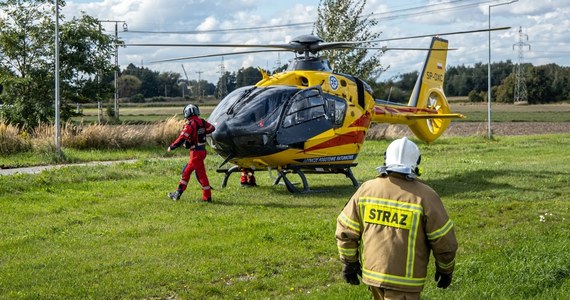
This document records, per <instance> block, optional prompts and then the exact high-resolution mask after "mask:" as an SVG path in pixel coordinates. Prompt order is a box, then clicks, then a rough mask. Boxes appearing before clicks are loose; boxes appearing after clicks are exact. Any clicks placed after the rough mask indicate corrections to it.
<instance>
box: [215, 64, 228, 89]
mask: <svg viewBox="0 0 570 300" xmlns="http://www.w3.org/2000/svg"><path fill="white" fill-rule="evenodd" d="M226 80H227V78H226V66H225V65H224V57H223V56H222V63H221V64H220V85H219V86H218V94H217V95H216V96H217V97H218V99H219V100H222V99H223V98H224V97H225V96H226V95H227V94H228V87H227V85H226Z"/></svg>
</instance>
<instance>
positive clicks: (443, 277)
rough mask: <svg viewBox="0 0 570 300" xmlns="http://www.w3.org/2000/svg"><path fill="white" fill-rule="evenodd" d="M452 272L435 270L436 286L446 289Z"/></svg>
mask: <svg viewBox="0 0 570 300" xmlns="http://www.w3.org/2000/svg"><path fill="white" fill-rule="evenodd" d="M452 274H453V273H449V274H443V273H441V272H439V271H435V281H436V282H437V287H438V288H442V289H446V288H447V287H448V286H449V285H450V284H451V278H452Z"/></svg>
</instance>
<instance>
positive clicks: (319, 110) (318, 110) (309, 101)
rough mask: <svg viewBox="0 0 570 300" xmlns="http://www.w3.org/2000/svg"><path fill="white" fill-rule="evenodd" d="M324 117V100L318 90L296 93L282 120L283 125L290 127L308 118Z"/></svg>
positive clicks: (308, 119)
mask: <svg viewBox="0 0 570 300" xmlns="http://www.w3.org/2000/svg"><path fill="white" fill-rule="evenodd" d="M321 117H326V114H325V100H324V99H323V97H322V96H321V94H320V92H319V91H318V90H307V91H304V93H300V94H297V95H296V96H295V98H294V99H293V103H292V104H291V106H290V107H289V110H288V111H287V115H286V116H285V118H284V120H283V127H290V126H293V125H297V124H301V123H304V122H307V121H310V120H314V119H318V118H321Z"/></svg>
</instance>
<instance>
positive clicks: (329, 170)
mask: <svg viewBox="0 0 570 300" xmlns="http://www.w3.org/2000/svg"><path fill="white" fill-rule="evenodd" d="M356 165H357V164H346V165H319V166H314V165H295V166H288V167H287V168H284V169H281V170H279V171H278V174H277V177H276V178H275V180H274V181H273V185H277V184H279V182H280V181H281V179H283V183H284V184H285V187H286V188H287V190H288V191H289V192H290V193H293V194H295V193H308V192H311V189H310V188H309V182H308V181H307V177H306V176H305V174H344V175H345V176H346V177H348V178H349V179H350V181H351V182H352V185H353V186H354V187H358V186H359V183H358V180H356V178H355V177H354V174H352V170H351V168H352V167H355V166H356ZM216 172H218V173H224V174H225V175H224V179H223V180H222V188H225V187H226V185H227V183H228V178H229V177H230V175H232V173H236V172H241V168H240V167H238V166H232V167H231V168H229V169H217V170H216ZM289 174H297V175H299V177H300V178H301V184H302V185H303V188H302V189H300V188H297V187H296V183H293V182H291V180H289V178H287V175H289Z"/></svg>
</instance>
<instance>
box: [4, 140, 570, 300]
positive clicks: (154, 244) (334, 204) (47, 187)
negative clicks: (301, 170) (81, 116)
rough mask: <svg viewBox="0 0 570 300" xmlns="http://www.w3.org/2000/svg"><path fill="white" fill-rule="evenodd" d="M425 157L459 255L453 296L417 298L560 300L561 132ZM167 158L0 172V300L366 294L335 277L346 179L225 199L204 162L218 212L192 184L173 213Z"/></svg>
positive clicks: (563, 231) (312, 179) (464, 143)
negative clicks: (337, 228) (453, 230)
mask: <svg viewBox="0 0 570 300" xmlns="http://www.w3.org/2000/svg"><path fill="white" fill-rule="evenodd" d="M388 143H389V141H366V142H365V145H364V148H363V150H362V151H361V153H360V155H359V156H358V163H359V165H358V166H357V167H356V168H354V174H355V176H356V177H357V179H358V180H359V181H365V180H367V179H370V178H373V177H374V176H375V167H376V166H378V165H380V164H381V163H382V160H383V153H384V150H385V148H386V146H387V145H388ZM419 146H420V149H421V150H422V165H423V168H424V175H423V176H422V178H423V179H424V180H425V181H427V183H428V184H430V185H431V186H432V187H433V188H434V189H435V190H436V191H438V192H439V193H440V195H441V197H442V199H443V201H444V203H445V205H446V206H447V208H448V211H449V213H450V215H451V218H452V219H453V221H454V222H455V224H456V230H457V236H458V239H459V245H460V248H459V252H458V256H457V268H456V272H455V274H454V281H453V283H452V285H451V287H450V288H448V289H447V290H439V289H437V288H436V287H435V282H434V281H432V280H431V278H432V276H433V268H432V269H431V270H430V275H429V276H430V280H429V281H428V284H427V286H426V288H425V290H424V293H423V298H424V299H565V298H567V297H568V295H569V294H570V279H569V278H570V242H569V240H570V223H569V222H570V212H569V207H570V205H569V204H570V199H569V198H568V195H569V194H570V167H568V163H567V160H568V158H569V157H570V134H564V135H541V136H517V137H500V138H497V139H496V140H492V141H489V140H486V139H483V138H478V137H469V138H456V137H453V138H451V137H449V138H447V137H444V138H441V139H438V140H437V141H436V142H435V143H434V144H432V145H426V144H422V143H419ZM163 152H164V151H163V149H160V150H159V149H156V150H152V149H147V150H145V151H141V152H140V155H141V158H142V159H141V160H140V161H139V162H136V163H129V164H116V165H113V166H89V167H67V168H61V169H57V170H52V171H45V172H43V173H40V174H36V175H22V174H20V175H14V176H0V299H220V298H221V299H369V298H370V295H369V292H368V291H367V289H366V287H365V286H363V285H360V286H350V285H348V284H345V283H344V282H343V281H342V280H341V279H340V276H339V273H340V269H341V264H340V262H339V261H338V254H337V250H336V244H335V240H334V229H335V221H336V220H335V219H336V216H337V215H338V213H339V212H340V211H341V209H342V208H343V206H344V204H345V203H346V201H347V200H348V198H349V197H350V196H351V195H352V194H353V193H354V191H355V188H353V187H352V185H351V184H350V181H349V180H348V179H346V178H345V177H344V176H343V175H308V176H307V177H308V180H309V183H310V184H311V188H312V189H313V190H314V191H315V192H313V193H310V194H297V195H292V194H289V193H288V192H287V191H286V189H285V187H284V186H272V185H271V184H272V182H273V180H272V179H271V178H270V176H269V175H270V174H272V175H275V172H272V173H269V172H258V173H256V175H257V179H258V183H259V184H260V186H259V187H257V188H250V189H246V188H241V187H239V178H238V177H237V175H234V176H233V177H232V178H230V181H229V183H228V186H227V187H226V188H224V189H222V188H220V184H221V181H222V176H221V175H220V174H218V173H216V172H215V169H216V168H217V166H218V165H219V163H221V161H222V159H221V158H220V157H218V156H216V155H214V154H211V155H209V156H208V159H207V165H208V168H209V169H208V172H209V175H210V181H211V184H212V186H214V187H215V190H214V191H213V195H214V203H212V204H207V203H201V202H200V201H198V200H199V199H200V191H199V187H198V184H197V182H196V181H195V180H194V179H192V181H191V183H190V186H189V189H188V191H187V192H186V193H185V194H184V195H183V196H182V198H181V200H180V201H178V202H173V201H171V200H169V199H167V197H166V194H167V192H169V191H172V190H174V189H175V187H176V185H177V181H178V179H179V177H178V176H179V173H180V169H181V168H182V165H183V164H184V163H185V161H186V159H187V158H186V157H185V156H184V151H183V150H181V151H179V152H178V155H179V156H176V157H170V158H166V159H164V158H161V159H159V158H160V157H163ZM144 153H146V154H144ZM69 155H71V156H73V155H76V156H80V154H76V153H75V154H74V153H72V154H69ZM91 155H93V156H94V157H97V153H96V152H94V153H92V154H91ZM105 155H106V154H105ZM432 264H433V261H432Z"/></svg>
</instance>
